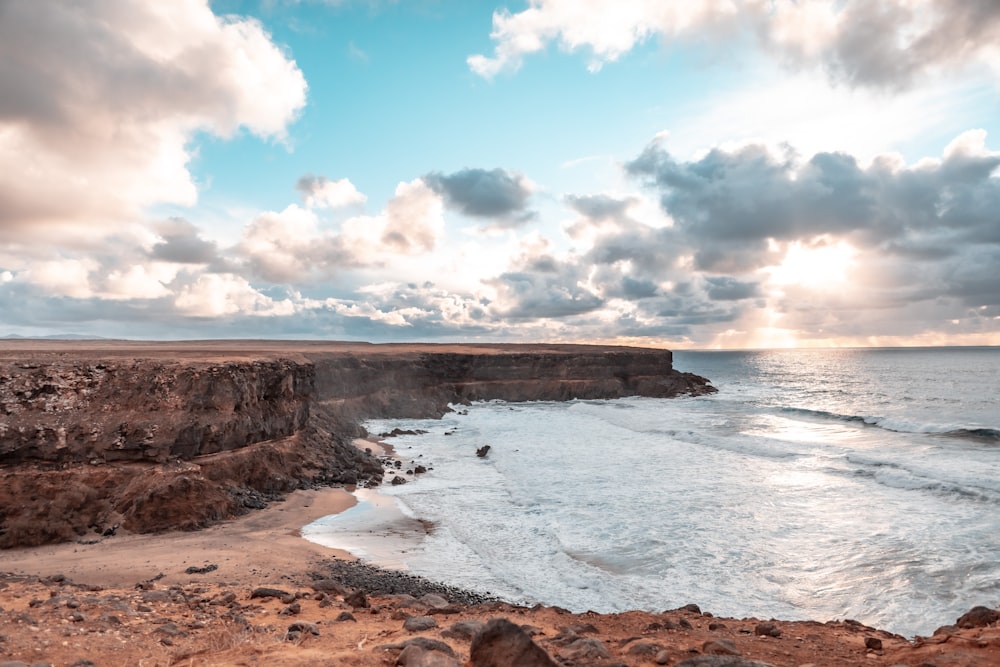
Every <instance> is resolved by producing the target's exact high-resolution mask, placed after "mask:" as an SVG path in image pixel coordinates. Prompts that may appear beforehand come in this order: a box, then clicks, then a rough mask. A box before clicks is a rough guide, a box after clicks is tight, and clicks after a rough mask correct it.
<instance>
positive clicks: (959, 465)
mask: <svg viewBox="0 0 1000 667" xmlns="http://www.w3.org/2000/svg"><path fill="white" fill-rule="evenodd" d="M674 366H675V367H676V368H678V369H680V370H685V371H691V372H694V373H698V374H700V375H704V376H705V377H708V378H709V379H711V380H712V382H713V384H714V385H715V386H716V387H717V388H718V389H719V392H718V393H717V394H714V395H711V396H705V397H698V398H680V399H668V400H661V399H649V398H628V399H621V400H608V401H569V402H563V403H558V402H552V403H549V402H539V403H502V402H490V403H480V404H475V405H472V406H454V407H455V411H454V412H451V413H449V414H448V415H446V416H445V417H444V418H443V419H440V420H380V421H373V422H370V423H368V424H367V428H368V429H369V431H370V432H372V433H380V432H385V431H389V430H391V429H393V428H402V429H421V430H426V431H427V433H425V434H421V435H415V436H401V437H397V438H393V439H392V440H391V442H392V444H393V445H394V446H395V447H396V449H397V452H398V454H399V455H400V456H401V457H402V458H403V459H404V461H406V464H405V465H404V470H405V469H406V468H412V467H413V465H414V464H411V463H410V461H413V462H414V463H415V464H423V465H425V466H427V467H431V468H433V469H432V470H430V471H429V472H427V473H425V474H422V475H413V476H407V475H405V474H403V473H401V474H403V476H404V477H406V478H407V479H409V480H410V481H409V483H407V484H405V485H399V486H391V485H388V484H387V485H383V486H382V487H381V488H380V489H379V490H378V491H377V492H374V491H364V492H359V500H360V502H359V504H358V506H357V507H356V508H354V509H352V510H348V511H347V512H345V513H343V514H340V515H336V516H332V517H326V518H324V519H321V520H320V521H318V522H316V523H314V524H311V525H310V526H307V527H306V528H305V529H304V534H305V535H306V536H307V537H308V538H309V539H312V540H314V541H317V542H320V543H323V544H327V545H329V546H334V547H341V548H347V549H349V550H352V551H354V552H355V553H357V554H358V555H359V556H361V557H362V558H365V559H368V560H371V561H373V562H375V563H379V564H382V565H387V566H391V567H399V568H406V569H408V570H410V571H412V572H414V573H417V574H421V575H424V576H427V577H430V578H432V579H436V580H440V581H444V582H447V583H451V584H456V585H460V586H463V587H466V588H469V589H473V590H477V591H483V592H491V593H493V594H495V595H498V596H500V597H503V598H505V599H509V600H513V601H518V602H523V603H534V602H541V603H544V604H549V605H559V606H562V607H566V608H568V609H571V610H574V611H585V610H595V611H599V612H614V611H621V610H626V609H647V610H654V611H659V610H663V609H669V608H676V607H679V606H681V605H684V604H687V603H689V602H695V603H698V604H699V605H700V606H701V607H702V609H704V610H708V611H712V612H713V613H715V614H716V615H724V616H736V617H742V616H757V617H764V618H770V617H777V618H785V619H815V620H831V619H838V618H839V619H844V618H852V619H855V620H858V621H861V622H863V623H866V624H869V625H873V626H877V627H880V628H884V629H887V630H890V631H894V632H898V633H900V634H904V635H908V636H912V635H915V634H922V635H927V634H930V633H931V632H933V630H934V628H936V627H937V626H939V625H943V624H945V623H948V622H953V621H954V619H955V618H956V617H957V616H959V615H960V614H961V613H963V612H965V611H967V610H968V609H969V608H971V607H972V606H974V605H977V604H984V605H988V606H994V607H996V606H1000V348H935V349H866V350H789V351H755V352H677V353H675V358H674ZM483 445H490V447H491V449H490V451H489V453H488V455H487V456H486V457H483V458H480V457H477V456H476V449H477V448H479V447H482V446H483ZM388 479H389V477H387V481H388ZM387 505H388V506H390V507H389V509H390V510H391V511H385V510H386V506H387ZM417 519H421V520H423V523H421V522H417V521H416V520H417Z"/></svg>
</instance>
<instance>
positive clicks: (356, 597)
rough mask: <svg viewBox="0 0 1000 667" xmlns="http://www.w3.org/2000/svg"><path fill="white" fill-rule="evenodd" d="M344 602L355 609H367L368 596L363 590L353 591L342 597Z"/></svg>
mask: <svg viewBox="0 0 1000 667" xmlns="http://www.w3.org/2000/svg"><path fill="white" fill-rule="evenodd" d="M344 603H345V604H348V605H350V606H352V607H354V608H355V609H368V607H369V605H368V596H367V595H365V592H364V591H354V592H353V593H351V594H350V595H348V596H347V597H345V598H344Z"/></svg>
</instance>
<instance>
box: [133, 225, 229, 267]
mask: <svg viewBox="0 0 1000 667" xmlns="http://www.w3.org/2000/svg"><path fill="white" fill-rule="evenodd" d="M154 229H156V230H157V233H158V234H159V236H160V238H162V239H163V241H161V242H160V243H157V244H155V245H154V246H153V248H152V250H150V252H149V256H150V258H151V259H158V260H162V261H165V262H177V263H178V264H210V263H212V262H215V261H217V260H218V259H219V249H218V247H217V246H216V245H215V243H213V242H211V241H206V240H205V239H203V238H201V236H200V235H199V233H198V229H197V228H196V227H195V226H194V225H192V224H191V223H190V222H188V221H186V220H182V219H180V218H174V219H171V220H168V221H166V222H163V223H160V224H159V225H155V226H154Z"/></svg>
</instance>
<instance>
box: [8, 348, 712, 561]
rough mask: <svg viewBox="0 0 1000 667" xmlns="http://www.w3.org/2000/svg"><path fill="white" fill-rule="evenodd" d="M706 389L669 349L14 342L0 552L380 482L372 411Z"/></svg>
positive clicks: (201, 520)
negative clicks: (369, 439)
mask: <svg viewBox="0 0 1000 667" xmlns="http://www.w3.org/2000/svg"><path fill="white" fill-rule="evenodd" d="M710 391H714V389H712V387H711V386H710V385H709V384H708V382H707V381H706V380H705V379H704V378H700V377H698V376H694V375H691V374H687V373H680V372H677V371H675V370H674V369H673V364H672V355H671V353H670V352H669V351H667V350H655V349H642V348H622V347H598V346H565V345H564V346H552V345H548V346H542V345H528V346H518V345H507V346H495V345H491V346H487V345H480V346H471V345H462V346H435V345H365V344H350V343H314V342H244V341H239V342H236V341H216V342H200V343H162V344H144V343H126V342H120V343H105V342H101V343H89V342H88V343H81V342H72V343H71V342H48V341H46V342H41V341H5V342H4V343H3V347H2V348H0V477H2V481H3V483H2V485H0V547H11V546H18V545H32V544H41V543H45V542H53V541H64V540H70V539H80V538H82V537H83V536H85V535H88V534H90V535H92V534H93V532H94V531H97V532H101V531H103V530H106V529H108V528H111V527H113V526H115V525H118V524H121V525H124V526H125V528H127V529H129V530H132V531H135V532H149V531H160V530H166V529H171V528H182V529H194V528H199V527H203V526H206V525H208V524H210V523H212V522H214V521H218V520H220V519H223V518H226V517H229V516H234V515H237V514H240V513H243V512H246V511H248V510H250V509H254V508H259V507H262V506H263V505H265V504H266V501H267V500H268V499H269V498H273V497H275V496H277V495H280V494H283V493H287V492H288V491H291V490H293V489H295V488H302V487H305V486H309V485H314V484H357V483H367V484H377V483H378V482H379V481H380V479H381V473H382V468H381V465H380V464H379V463H378V461H377V460H375V459H374V458H373V457H372V456H370V455H369V454H367V453H366V452H364V451H361V450H359V449H357V448H355V447H354V446H353V445H352V444H351V442H352V440H353V439H354V438H355V437H357V436H358V435H362V434H363V429H362V428H361V426H360V423H361V421H363V420H364V419H366V418H373V417H436V416H440V415H442V414H444V413H445V412H446V411H447V410H448V405H449V404H450V403H466V402H470V401H477V400H489V399H503V400H507V401H525V400H567V399H571V398H617V397H622V396H631V395H641V396H654V397H672V396H678V395H685V394H689V395H697V394H702V393H707V392H710Z"/></svg>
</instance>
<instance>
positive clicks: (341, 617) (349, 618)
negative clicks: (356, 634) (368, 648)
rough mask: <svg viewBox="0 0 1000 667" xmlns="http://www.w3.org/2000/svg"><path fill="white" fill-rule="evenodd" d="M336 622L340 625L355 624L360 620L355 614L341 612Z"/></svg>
mask: <svg viewBox="0 0 1000 667" xmlns="http://www.w3.org/2000/svg"><path fill="white" fill-rule="evenodd" d="M334 620H335V621H337V622H338V623H344V622H347V621H353V622H355V623H357V622H358V619H356V618H354V614H352V613H351V612H349V611H342V612H340V614H338V616H337V618H335V619H334Z"/></svg>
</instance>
